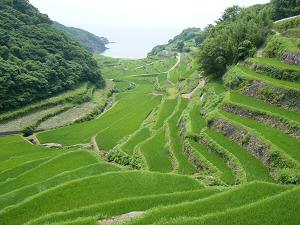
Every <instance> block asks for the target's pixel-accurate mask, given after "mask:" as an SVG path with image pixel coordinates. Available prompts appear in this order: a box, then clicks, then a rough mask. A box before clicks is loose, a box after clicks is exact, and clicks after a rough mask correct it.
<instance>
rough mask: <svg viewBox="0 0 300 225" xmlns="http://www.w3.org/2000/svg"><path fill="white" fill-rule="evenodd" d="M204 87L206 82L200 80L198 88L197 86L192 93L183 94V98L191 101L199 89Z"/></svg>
mask: <svg viewBox="0 0 300 225" xmlns="http://www.w3.org/2000/svg"><path fill="white" fill-rule="evenodd" d="M204 85H205V80H204V79H200V80H199V84H198V86H197V87H196V88H195V89H194V90H192V91H191V92H190V93H187V94H183V95H182V97H183V98H187V99H191V98H192V97H193V95H194V93H195V92H196V91H197V90H198V89H200V88H203V87H204Z"/></svg>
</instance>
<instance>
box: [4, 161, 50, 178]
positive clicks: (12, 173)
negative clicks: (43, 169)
mask: <svg viewBox="0 0 300 225" xmlns="http://www.w3.org/2000/svg"><path fill="white" fill-rule="evenodd" d="M49 159H50V157H45V158H39V159H36V160H32V161H28V162H25V163H23V164H19V165H18V166H16V167H14V168H11V169H8V170H5V171H3V172H1V173H0V183H1V182H3V181H5V180H7V179H11V178H14V177H17V176H19V175H20V174H22V173H25V172H26V171H27V170H30V169H33V168H34V167H36V166H38V165H39V164H41V163H43V162H45V161H47V160H49Z"/></svg>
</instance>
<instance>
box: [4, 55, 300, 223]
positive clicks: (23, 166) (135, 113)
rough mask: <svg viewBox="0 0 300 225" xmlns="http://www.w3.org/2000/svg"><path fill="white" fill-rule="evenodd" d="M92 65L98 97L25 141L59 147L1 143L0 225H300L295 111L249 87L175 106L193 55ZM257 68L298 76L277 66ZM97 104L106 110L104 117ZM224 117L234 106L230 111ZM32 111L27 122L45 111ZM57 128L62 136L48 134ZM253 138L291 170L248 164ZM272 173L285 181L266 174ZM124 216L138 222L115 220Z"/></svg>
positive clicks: (209, 83) (206, 92)
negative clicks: (97, 71) (110, 224)
mask: <svg viewBox="0 0 300 225" xmlns="http://www.w3.org/2000/svg"><path fill="white" fill-rule="evenodd" d="M95 58H97V60H98V61H99V63H100V64H101V66H102V68H103V71H102V73H103V76H104V77H105V78H106V80H107V84H108V85H107V89H104V90H96V89H95V90H94V89H89V88H88V86H82V87H80V90H81V91H78V90H77V91H76V92H80V93H84V94H87V93H90V94H88V96H89V99H88V100H87V101H83V102H80V103H75V102H73V101H65V100H64V101H60V103H62V102H63V105H67V104H71V105H72V106H73V105H76V108H72V109H69V110H67V111H65V112H64V113H60V114H58V115H56V116H53V117H51V118H49V119H47V120H45V121H42V122H41V123H40V124H39V128H40V129H47V130H46V131H43V132H39V133H36V134H35V136H33V137H31V138H29V140H32V139H34V140H38V141H39V142H40V143H42V144H45V143H52V144H53V143H54V144H55V143H56V144H61V147H58V148H45V147H44V146H42V145H39V144H38V142H37V144H32V143H30V142H29V141H28V140H27V139H25V138H24V137H21V136H7V137H1V138H0V162H1V163H0V224H1V225H2V224H4V225H19V224H25V225H58V224H59V225H62V224H65V225H67V224H68V225H71V224H73V225H75V224H76V225H87V224H88V225H95V224H101V222H103V221H104V220H107V219H111V218H113V219H114V220H117V222H120V224H139V225H140V224H157V225H158V224H160V225H161V224H178V225H182V224H189V225H190V224H197V225H198V224H230V225H231V224H234V225H244V224H251V225H252V224H257V225H258V224H259V225H260V224H270V225H271V224H272V225H282V224H291V225H293V224H295V225H296V224H299V223H298V222H299V221H300V218H299V215H300V212H299V208H300V207H299V194H300V193H299V173H298V172H299V168H300V165H299V160H300V158H299V156H300V154H299V151H298V150H299V149H300V141H299V138H297V132H299V126H298V125H299V123H300V115H299V113H298V112H296V110H294V109H292V108H289V107H287V106H285V107H284V108H283V107H280V106H278V105H274V104H271V103H272V102H268V99H267V100H266V101H262V100H258V98H256V96H251V97H250V95H249V96H246V95H245V94H243V93H244V92H243V91H244V88H247V85H248V84H247V82H245V83H241V84H240V86H238V87H235V90H229V89H225V87H224V85H223V83H222V81H221V80H215V79H212V78H210V77H208V78H205V79H206V80H205V83H206V85H205V86H204V87H203V88H202V87H201V88H198V89H196V90H195V93H194V94H193V96H191V98H189V99H184V98H182V93H183V92H184V90H189V89H191V87H192V85H191V86H190V84H191V83H192V81H197V82H199V77H198V72H197V71H196V69H195V67H194V59H193V57H192V54H191V55H189V54H186V53H182V54H181V55H180V57H179V55H178V57H177V59H176V58H175V57H167V58H164V57H148V58H146V59H141V60H127V59H126V60H125V59H112V58H108V57H104V56H95ZM254 60H257V61H259V62H260V63H265V64H268V65H270V64H272V65H273V66H275V65H276V66H278V67H281V68H283V67H285V68H289V69H294V70H298V69H299V68H298V67H299V66H291V65H289V66H288V65H286V64H283V63H281V62H278V60H277V61H276V59H265V58H255V59H254ZM235 69H237V71H239V72H240V73H238V74H237V75H236V77H237V78H240V77H247V78H248V79H247V80H259V81H262V82H264V83H269V84H272V85H273V86H274V87H280V88H281V89H285V90H296V91H298V90H299V89H300V86H299V85H298V83H296V82H291V81H286V80H280V79H276V78H273V77H271V76H269V75H267V74H263V73H256V72H254V71H252V70H251V67H250V66H248V67H247V66H246V65H245V66H241V65H239V66H237V67H236V68H235ZM252 69H253V68H252ZM224 79H226V76H225V78H224ZM112 89H113V90H114V91H115V93H114V94H113V95H112V96H111V97H109V96H110V94H111V92H112ZM88 90H89V91H88ZM91 90H93V91H91ZM190 91H191V90H190ZM269 91H270V90H269ZM77 94H78V93H77ZM72 96H73V95H72ZM76 96H78V95H76ZM60 103H59V104H53V105H52V108H50V109H51V110H52V109H53V108H55V107H58V108H59V107H60V106H61V105H60ZM106 104H110V105H111V107H109V108H106V110H105V111H104V112H103V113H101V111H103V107H104V106H105V105H106ZM226 106H232V107H233V106H236V108H235V109H236V111H230V110H229V108H227V110H225V109H226ZM39 107H40V106H39V105H38V106H36V108H35V107H34V108H35V109H37V110H38V111H36V112H40V110H42V109H43V108H39ZM100 108H101V110H99V112H97V113H95V114H93V113H94V111H95V110H97V109H100ZM50 109H49V110H50ZM30 110H31V109H30ZM30 110H24V111H26V113H27V112H29V111H30ZM239 110H248V111H249V112H250V113H249V114H245V113H242V111H239ZM248 111H247V112H248ZM257 112H259V113H260V114H255V113H257ZM10 113H14V112H10ZM15 113H16V112H15ZM82 113H85V116H84V117H86V116H87V115H90V114H91V115H90V116H91V118H90V119H91V120H89V121H82V122H80V123H79V122H78V123H74V124H71V125H68V124H70V123H72V121H74V120H76V119H79V118H80V117H81V115H82ZM16 114H18V113H16ZM21 114H22V113H21ZM254 114H255V115H256V117H254V116H253V115H254ZM18 115H19V114H18ZM34 115H35V114H34V113H30V116H32V117H33V116H34ZM36 115H37V116H43V115H42V114H41V113H36ZM249 115H250V116H249ZM261 115H267V116H269V117H264V118H268V119H269V120H271V119H273V118H275V117H276V118H280V121H281V122H282V121H284V125H285V126H281V127H279V128H280V129H279V128H278V127H276V126H271V125H272V124H271V122H272V121H271V122H270V121H266V122H265V121H262V119H264V118H262V117H260V116H261ZM25 116H26V114H23V115H22V118H24V117H25ZM0 118H1V116H0ZM11 118H15V117H11ZM220 118H222V119H223V121H226V122H227V123H224V124H219V126H221V125H223V127H222V129H223V130H222V129H218V128H220V127H217V125H216V124H215V123H216V121H218V120H217V119H220ZM270 118H271V119H270ZM15 121H16V120H15ZM26 121H28V120H26ZM58 124H60V125H61V126H63V127H59V128H56V127H57V126H58ZM226 126H227V127H226ZM4 127H5V128H7V127H8V126H4ZM237 127H238V128H243V129H244V130H246V131H249V133H250V134H251V135H253V137H252V136H251V137H249V134H246V133H245V134H244V133H243V132H240V134H241V135H242V139H243V140H242V142H240V141H239V139H238V138H236V139H235V138H232V137H231V136H230V134H231V133H234V132H235V131H236V130H235V129H237ZM49 128H53V129H51V130H48V129H49ZM227 128H228V129H227ZM284 129H288V131H286V130H284ZM297 129H298V130H297ZM227 131H229V132H231V133H229V134H227V133H226V132H227ZM292 132H294V133H292ZM224 133H226V135H224ZM229 136H230V139H229ZM35 138H36V139H35ZM250 138H251V141H253V140H261V141H262V142H254V144H253V146H254V147H257V146H259V145H261V144H262V143H263V144H268V146H271V147H272V149H273V148H275V149H276V150H278V151H280V152H282V153H284V154H285V155H286V156H287V158H284V159H288V160H286V161H282V158H280V157H278V158H275V159H276V160H277V161H276V160H273V161H272V163H273V164H268V163H269V161H267V160H265V158H264V157H267V156H269V155H268V154H271V153H270V152H264V154H265V155H263V156H261V155H259V154H257V152H255V151H254V150H253V149H254V148H253V149H252V148H251V147H253V146H250V147H249V145H247V143H248V142H249V139H250ZM83 144H84V145H83ZM262 147H264V146H262ZM251 150H253V151H251ZM272 156H273V157H277V155H276V154H273V155H272ZM267 159H269V158H267ZM274 163H278V164H279V165H274ZM285 166H286V167H285ZM274 167H275V168H278V167H280V170H275V169H274ZM281 167H284V168H281ZM278 171H281V172H282V174H274V173H277V172H278ZM297 174H298V175H297ZM278 177H279V178H280V179H278ZM276 182H277V183H278V184H276ZM129 215H136V216H137V215H139V217H136V218H133V219H132V220H130V221H127V222H125V221H123V220H122V219H120V218H126V217H129ZM102 224H103V223H102Z"/></svg>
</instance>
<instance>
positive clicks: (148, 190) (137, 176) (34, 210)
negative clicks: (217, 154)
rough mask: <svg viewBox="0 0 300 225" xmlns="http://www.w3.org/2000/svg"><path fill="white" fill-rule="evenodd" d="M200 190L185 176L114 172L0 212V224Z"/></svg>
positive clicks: (24, 221) (198, 186) (43, 194)
mask: <svg viewBox="0 0 300 225" xmlns="http://www.w3.org/2000/svg"><path fill="white" fill-rule="evenodd" d="M201 188H203V186H202V185H201V184H200V183H198V182H197V181H196V180H194V179H192V178H189V177H186V176H180V175H171V174H161V173H150V172H141V171H131V172H112V173H106V174H103V175H98V176H91V177H87V178H83V179H78V180H75V181H72V182H66V183H64V184H62V185H60V186H57V187H55V188H52V189H49V190H47V191H44V192H40V193H39V194H37V195H35V196H34V197H33V198H30V199H28V200H26V201H23V202H21V203H19V204H17V205H14V206H13V207H11V208H9V209H7V210H4V211H2V212H0V221H1V222H2V223H4V224H6V225H10V224H24V223H26V222H28V221H30V220H33V219H35V218H38V217H41V216H45V215H47V214H49V213H54V212H60V211H67V210H74V209H78V208H81V207H84V206H89V205H93V204H96V203H98V202H102V203H104V202H108V201H112V200H118V199H122V198H130V197H138V196H144V195H155V194H165V193H172V192H180V191H191V190H197V189H201ZM120 190H122V191H120ZM86 193H89V194H88V195H87V194H86ZM61 196H64V201H60V199H61ZM43 202H47V204H42V203H43Z"/></svg>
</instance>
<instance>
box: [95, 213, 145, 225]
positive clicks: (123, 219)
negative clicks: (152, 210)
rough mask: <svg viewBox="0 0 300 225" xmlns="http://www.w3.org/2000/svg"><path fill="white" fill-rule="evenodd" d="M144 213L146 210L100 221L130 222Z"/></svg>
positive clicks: (105, 223) (104, 224)
mask: <svg viewBox="0 0 300 225" xmlns="http://www.w3.org/2000/svg"><path fill="white" fill-rule="evenodd" d="M142 215H144V212H130V213H126V214H123V215H120V216H116V217H113V218H111V219H104V220H99V221H98V223H99V224H101V225H114V224H117V223H121V222H128V221H130V220H132V219H134V218H137V217H140V216H142Z"/></svg>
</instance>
